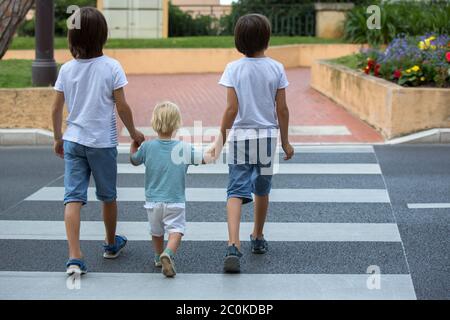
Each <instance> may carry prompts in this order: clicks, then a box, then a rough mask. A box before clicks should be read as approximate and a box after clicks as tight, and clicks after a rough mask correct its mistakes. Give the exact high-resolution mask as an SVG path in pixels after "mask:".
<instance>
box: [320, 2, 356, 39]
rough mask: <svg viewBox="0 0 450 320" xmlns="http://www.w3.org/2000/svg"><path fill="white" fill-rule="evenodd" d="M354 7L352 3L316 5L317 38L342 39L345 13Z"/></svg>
mask: <svg viewBox="0 0 450 320" xmlns="http://www.w3.org/2000/svg"><path fill="white" fill-rule="evenodd" d="M353 6H354V5H353V4H352V3H316V4H315V9H316V37H320V38H328V39H338V38H341V37H342V35H343V29H344V28H343V26H344V21H345V13H346V11H348V10H350V9H351V8H353Z"/></svg>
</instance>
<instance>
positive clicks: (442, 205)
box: [408, 203, 450, 209]
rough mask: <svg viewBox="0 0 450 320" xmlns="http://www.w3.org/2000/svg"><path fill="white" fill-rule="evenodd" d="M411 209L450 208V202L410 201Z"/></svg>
mask: <svg viewBox="0 0 450 320" xmlns="http://www.w3.org/2000/svg"><path fill="white" fill-rule="evenodd" d="M408 208H409V209H450V203H408Z"/></svg>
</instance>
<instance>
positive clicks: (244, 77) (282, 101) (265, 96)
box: [209, 14, 294, 272]
mask: <svg viewBox="0 0 450 320" xmlns="http://www.w3.org/2000/svg"><path fill="white" fill-rule="evenodd" d="M270 34H271V27H270V22H269V20H268V19H267V18H266V17H265V16H263V15H260V14H248V15H245V16H242V17H241V18H239V20H238V21H237V23H236V27H235V30H234V38H235V45H236V48H237V50H238V51H239V52H241V53H242V54H244V55H245V57H243V58H241V59H239V60H237V61H234V62H231V63H229V64H228V65H227V67H226V69H225V71H224V73H223V75H222V78H221V79H220V81H219V84H221V85H223V86H225V87H226V88H227V108H226V110H225V112H224V115H223V118H222V124H221V137H219V139H218V140H216V143H215V145H214V146H213V147H212V148H211V150H210V151H209V152H210V153H211V155H212V156H213V157H214V158H217V157H218V156H219V153H220V150H221V148H222V147H223V145H224V144H225V142H226V141H227V137H228V139H229V155H231V157H230V156H229V157H228V163H229V180H228V190H227V198H228V200H227V215H228V235H229V241H228V248H227V253H226V256H225V260H224V271H225V272H239V271H240V257H241V256H242V253H241V252H240V240H239V225H240V220H241V207H242V204H245V203H248V202H251V201H253V197H252V194H254V198H255V206H254V221H255V223H254V228H253V233H252V234H251V235H250V241H251V249H252V252H253V253H256V254H264V253H266V252H267V250H268V245H267V242H266V240H265V239H264V235H263V228H264V223H265V220H266V215H267V209H268V206H269V193H270V189H271V181H272V172H273V171H272V168H273V160H274V153H275V148H276V143H277V137H278V129H279V130H280V136H281V146H282V148H283V150H284V152H285V157H284V159H285V160H289V159H290V158H291V157H292V156H293V154H294V149H293V148H292V146H291V145H290V143H289V137H288V126H289V125H288V124H289V110H288V107H287V104H286V93H285V88H286V87H287V86H288V84H289V83H288V81H287V78H286V74H285V72H284V67H283V65H282V64H281V63H279V62H277V61H275V60H273V59H271V58H269V57H267V56H265V55H264V52H265V51H266V49H267V48H268V45H269V40H270ZM230 129H231V130H230Z"/></svg>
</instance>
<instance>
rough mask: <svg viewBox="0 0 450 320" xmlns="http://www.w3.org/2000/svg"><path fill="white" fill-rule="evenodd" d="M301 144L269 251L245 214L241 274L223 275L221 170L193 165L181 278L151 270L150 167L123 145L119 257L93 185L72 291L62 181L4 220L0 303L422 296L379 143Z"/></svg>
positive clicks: (282, 167)
mask: <svg viewBox="0 0 450 320" xmlns="http://www.w3.org/2000/svg"><path fill="white" fill-rule="evenodd" d="M295 149H296V151H297V153H296V155H295V157H294V159H292V161H290V162H283V160H280V164H279V168H278V171H276V175H275V177H274V179H273V191H272V193H271V205H270V208H269V214H268V218H267V220H268V221H267V225H266V229H265V236H266V238H267V239H268V241H269V245H270V251H269V253H268V254H266V255H252V254H251V253H250V248H249V247H250V244H249V241H248V240H249V239H248V237H249V234H250V232H251V229H252V214H251V210H252V205H251V204H250V205H246V206H245V207H244V209H243V215H242V220H243V223H242V225H241V230H240V232H241V238H242V240H243V243H242V251H243V253H244V257H243V258H242V263H241V268H242V273H241V274H238V275H227V274H222V259H223V255H224V253H225V246H226V240H227V225H226V212H225V199H226V185H227V175H226V173H227V170H226V169H227V168H226V165H223V164H214V165H205V166H198V167H193V168H191V169H190V170H189V172H188V178H187V190H186V195H187V201H188V203H187V206H186V207H187V220H188V223H187V229H186V235H185V237H184V240H183V243H182V245H181V248H180V251H179V252H178V253H177V256H176V263H177V271H178V275H177V277H176V278H175V279H165V278H164V277H163V276H162V275H161V274H160V273H159V270H158V269H156V268H154V267H153V265H152V258H153V252H152V247H151V243H150V241H149V231H148V225H147V222H146V219H147V218H146V213H145V211H144V209H143V208H142V205H143V199H144V190H143V181H144V175H143V168H142V167H132V166H130V165H129V164H128V155H127V147H126V146H121V147H119V153H120V155H119V166H118V172H119V176H118V200H119V210H120V216H119V220H120V221H119V223H118V231H119V232H120V233H122V234H125V235H126V236H127V237H128V238H129V240H130V242H129V245H128V247H127V249H126V250H125V252H124V254H123V256H121V257H119V259H117V260H115V261H106V260H104V259H103V258H102V257H101V242H102V239H103V238H104V227H103V222H102V221H101V212H100V204H99V202H97V201H95V186H94V184H93V182H91V186H90V188H89V195H88V198H89V200H90V201H92V202H90V203H88V204H87V205H86V206H85V207H84V208H83V211H82V220H83V222H82V225H81V240H82V249H83V252H84V255H85V258H86V261H87V263H88V268H89V270H90V272H89V273H88V274H87V275H86V277H83V278H82V279H81V282H80V287H79V288H75V289H73V288H69V287H68V286H67V282H66V276H65V274H64V273H63V271H64V262H65V259H66V250H67V244H66V242H65V229H64V222H63V208H62V204H61V202H62V200H61V199H62V197H63V192H64V187H63V186H64V183H63V178H62V177H61V178H59V179H57V180H56V181H53V182H52V183H50V184H49V185H47V186H45V187H42V188H41V189H39V190H37V191H36V192H35V193H33V194H30V195H29V196H28V197H27V198H25V199H24V201H22V202H21V203H19V204H18V205H17V206H16V207H15V208H14V210H13V213H11V214H9V215H7V216H2V220H0V243H1V244H2V256H3V257H4V258H3V259H1V260H0V299H33V298H40V299H61V298H62V299H102V298H103V299H110V298H112V299H415V298H416V295H415V291H414V287H413V283H412V280H411V276H410V272H409V267H408V264H407V261H406V259H405V254H404V250H403V245H402V240H401V237H400V234H399V230H398V227H397V224H396V221H395V218H394V216H393V213H392V209H391V205H390V197H389V194H388V192H387V190H386V186H385V184H384V180H383V177H382V172H381V169H380V167H379V164H378V162H377V159H376V155H375V153H374V149H373V147H372V146H367V145H362V146H358V145H347V146H322V145H308V146H306V145H298V146H296V147H295ZM280 157H282V155H281V154H280ZM42 288H45V290H43V289H42Z"/></svg>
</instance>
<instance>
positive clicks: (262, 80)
mask: <svg viewBox="0 0 450 320" xmlns="http://www.w3.org/2000/svg"><path fill="white" fill-rule="evenodd" d="M219 84H221V85H223V86H225V87H232V88H234V90H235V91H236V94H237V97H238V101H239V111H238V114H237V116H236V119H235V121H234V123H233V127H232V130H231V131H230V133H229V138H230V140H246V139H257V138H265V137H277V136H278V119H277V112H276V107H275V97H276V94H277V90H278V89H283V88H286V87H287V86H288V85H289V82H288V80H287V77H286V73H285V71H284V67H283V65H282V64H281V63H279V62H278V61H275V60H273V59H271V58H269V57H263V58H249V57H244V58H241V59H239V60H236V61H233V62H231V63H229V64H228V65H227V67H226V68H225V71H224V73H223V75H222V78H221V79H220V81H219Z"/></svg>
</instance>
